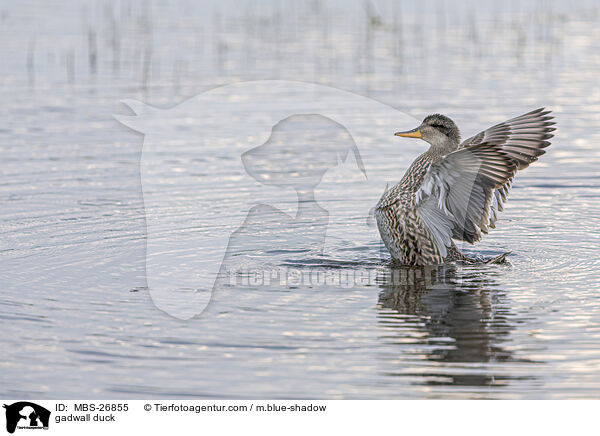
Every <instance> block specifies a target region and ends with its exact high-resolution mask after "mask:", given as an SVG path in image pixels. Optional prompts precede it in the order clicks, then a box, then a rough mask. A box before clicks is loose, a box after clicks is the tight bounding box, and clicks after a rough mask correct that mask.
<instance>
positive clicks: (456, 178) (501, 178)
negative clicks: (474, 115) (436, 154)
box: [416, 109, 554, 253]
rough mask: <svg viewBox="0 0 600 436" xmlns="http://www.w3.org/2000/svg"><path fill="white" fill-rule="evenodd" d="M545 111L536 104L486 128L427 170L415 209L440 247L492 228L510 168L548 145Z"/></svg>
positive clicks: (477, 237)
mask: <svg viewBox="0 0 600 436" xmlns="http://www.w3.org/2000/svg"><path fill="white" fill-rule="evenodd" d="M548 113H549V112H547V111H544V110H543V109H537V110H535V111H533V112H530V113H528V114H525V115H522V116H520V117H517V118H513V119H511V120H509V121H506V122H504V123H501V124H498V125H496V126H494V127H492V128H490V129H487V130H485V131H483V132H481V133H479V134H477V135H475V136H474V137H472V138H469V139H467V140H466V141H464V142H463V143H462V144H461V147H460V148H459V149H458V150H457V151H454V152H452V153H450V154H448V155H446V156H445V157H444V159H443V160H441V161H440V162H438V163H436V164H433V165H432V166H431V167H430V168H429V169H428V171H427V174H426V175H425V178H424V180H423V184H422V186H421V188H420V189H419V191H418V192H417V194H416V196H417V197H416V199H417V208H418V210H419V214H420V216H421V219H422V220H423V222H424V224H425V225H426V226H427V228H428V229H429V231H430V232H431V233H432V235H433V236H434V239H435V241H436V245H437V246H438V248H439V250H440V252H442V253H445V252H446V247H449V246H450V243H451V238H454V239H459V240H464V241H467V242H470V243H473V242H476V241H479V240H480V239H481V232H484V233H487V231H488V228H489V227H492V228H493V227H494V222H495V221H496V218H497V212H498V211H501V210H502V202H503V201H505V200H506V195H507V193H508V188H509V187H510V183H511V182H512V178H513V177H514V175H515V173H516V171H517V170H519V169H523V168H526V167H527V166H528V165H529V164H530V163H531V162H533V161H535V160H536V159H537V158H538V157H539V156H541V155H542V154H543V153H544V150H543V148H545V147H547V146H548V145H550V142H548V141H547V139H549V138H551V137H552V135H551V134H550V133H549V132H551V131H552V130H554V128H551V127H549V126H551V125H552V124H553V123H551V122H550V121H549V120H550V119H551V117H549V116H548Z"/></svg>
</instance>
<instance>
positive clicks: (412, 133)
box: [394, 129, 423, 138]
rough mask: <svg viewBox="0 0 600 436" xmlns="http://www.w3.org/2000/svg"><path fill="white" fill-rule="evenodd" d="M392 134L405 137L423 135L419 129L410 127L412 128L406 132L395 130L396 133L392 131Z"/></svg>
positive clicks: (420, 136)
mask: <svg viewBox="0 0 600 436" xmlns="http://www.w3.org/2000/svg"><path fill="white" fill-rule="evenodd" d="M394 135H396V136H404V137H406V138H422V137H423V135H421V132H420V131H419V129H412V130H409V131H408V132H396V133H394Z"/></svg>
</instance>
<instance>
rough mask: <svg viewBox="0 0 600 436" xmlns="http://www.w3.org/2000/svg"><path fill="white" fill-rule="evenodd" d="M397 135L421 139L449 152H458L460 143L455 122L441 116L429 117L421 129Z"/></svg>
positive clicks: (433, 146)
mask: <svg viewBox="0 0 600 436" xmlns="http://www.w3.org/2000/svg"><path fill="white" fill-rule="evenodd" d="M395 135H396V136H404V137H406V138H419V139H422V140H424V141H426V142H428V143H429V144H431V146H432V148H436V149H440V150H442V151H447V152H448V151H453V150H456V148H457V147H458V144H459V143H460V131H459V130H458V127H456V124H454V121H452V120H451V119H450V118H448V117H447V116H445V115H440V114H433V115H428V116H426V117H425V119H424V120H423V122H422V123H421V125H420V126H419V127H417V128H415V129H412V130H408V131H406V132H397V133H396V134H395Z"/></svg>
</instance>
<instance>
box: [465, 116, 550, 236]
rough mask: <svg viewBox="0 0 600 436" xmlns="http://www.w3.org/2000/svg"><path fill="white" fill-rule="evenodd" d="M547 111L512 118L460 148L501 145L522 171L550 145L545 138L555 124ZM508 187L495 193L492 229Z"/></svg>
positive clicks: (478, 135)
mask: <svg viewBox="0 0 600 436" xmlns="http://www.w3.org/2000/svg"><path fill="white" fill-rule="evenodd" d="M550 112H551V111H547V110H545V108H539V109H536V110H534V111H531V112H528V113H526V114H524V115H521V116H518V117H515V118H511V119H510V120H508V121H504V122H503V123H500V124H496V125H495V126H493V127H490V128H489V129H486V130H484V131H482V132H479V133H478V134H477V135H475V136H472V137H470V138H468V139H466V140H464V141H463V142H462V144H460V146H459V148H468V147H472V146H475V145H479V144H482V143H485V142H487V143H490V144H495V145H498V146H502V150H503V151H505V152H506V153H507V154H508V155H509V156H510V157H511V158H512V159H514V161H515V162H516V163H517V165H518V167H517V169H519V170H522V169H524V168H527V167H528V166H529V164H531V163H532V162H535V161H536V160H537V159H538V157H540V156H541V155H542V154H544V153H545V152H546V151H545V150H544V148H546V147H548V146H549V145H550V141H548V139H550V138H552V137H553V136H554V135H553V134H552V133H551V132H553V131H554V130H556V129H555V128H554V127H551V126H553V125H554V124H555V123H554V122H553V121H552V116H551V115H550ZM511 184H512V179H510V180H508V181H507V182H506V184H505V185H504V186H502V187H501V188H499V189H497V190H496V191H494V195H493V197H492V203H491V205H490V213H489V215H490V221H489V227H491V228H495V227H496V225H495V223H496V220H497V219H498V212H502V210H503V203H504V202H505V201H506V198H507V196H508V192H509V190H510V185H511Z"/></svg>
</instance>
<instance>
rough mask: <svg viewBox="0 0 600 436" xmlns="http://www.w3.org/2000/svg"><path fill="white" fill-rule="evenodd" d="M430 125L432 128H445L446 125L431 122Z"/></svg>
mask: <svg viewBox="0 0 600 436" xmlns="http://www.w3.org/2000/svg"><path fill="white" fill-rule="evenodd" d="M431 127H433V128H434V129H441V130H445V129H446V126H442V125H441V124H431Z"/></svg>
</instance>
